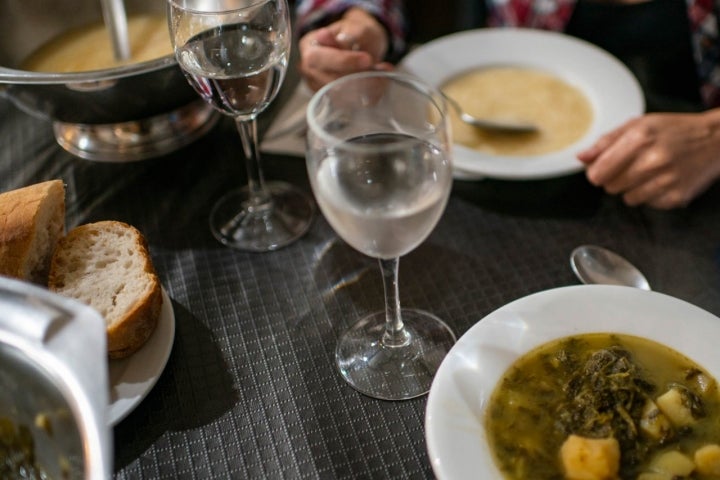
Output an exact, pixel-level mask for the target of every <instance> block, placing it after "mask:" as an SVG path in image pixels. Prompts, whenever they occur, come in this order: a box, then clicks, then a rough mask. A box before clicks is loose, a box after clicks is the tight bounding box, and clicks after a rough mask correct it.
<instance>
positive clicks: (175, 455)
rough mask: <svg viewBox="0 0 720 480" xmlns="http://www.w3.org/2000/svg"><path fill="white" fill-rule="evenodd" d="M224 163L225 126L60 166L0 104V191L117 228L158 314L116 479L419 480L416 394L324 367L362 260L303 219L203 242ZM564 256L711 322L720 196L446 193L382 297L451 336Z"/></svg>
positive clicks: (225, 178)
mask: <svg viewBox="0 0 720 480" xmlns="http://www.w3.org/2000/svg"><path fill="white" fill-rule="evenodd" d="M265 160H266V169H267V177H268V178H270V179H285V180H290V181H292V182H295V183H297V184H299V185H302V186H304V187H305V188H308V183H307V177H306V173H305V165H304V161H303V159H300V158H291V157H277V156H266V159H265ZM242 165H243V164H242V159H241V150H240V146H239V140H238V137H237V135H236V132H235V130H234V127H233V125H232V123H231V122H230V121H229V120H227V119H223V120H222V121H221V122H220V123H219V124H218V125H217V126H216V127H215V128H214V129H213V130H212V131H211V132H210V133H209V134H208V135H207V136H205V137H204V138H202V139H201V140H199V141H197V142H196V143H194V144H192V145H190V146H188V147H186V148H184V149H182V150H181V151H179V152H176V153H174V154H171V155H167V156H164V157H162V158H157V159H153V160H148V161H142V162H138V163H126V164H103V163H93V162H90V161H86V160H81V159H78V158H75V157H73V156H72V155H70V154H68V153H66V152H65V151H63V150H62V149H61V148H60V147H59V146H58V145H57V144H56V143H55V140H54V138H53V134H52V129H51V125H50V124H49V123H48V122H47V121H45V120H41V119H37V118H35V117H33V116H31V115H28V114H26V113H24V112H21V111H19V110H17V109H16V108H15V107H14V106H13V105H11V104H10V103H8V102H7V101H4V100H0V189H1V190H7V189H11V188H15V187H20V186H23V185H27V184H30V183H33V182H36V181H40V180H45V179H50V178H61V179H62V180H63V181H64V182H65V183H66V184H67V224H68V227H73V226H75V225H78V224H82V223H86V222H91V221H97V220H105V219H115V220H122V221H125V222H128V223H130V224H132V225H135V226H136V227H138V228H139V229H140V230H141V231H142V232H143V233H144V234H145V236H146V237H147V240H148V242H149V246H150V251H151V254H152V257H153V260H154V262H155V265H156V267H157V269H158V272H159V275H160V278H161V280H162V283H163V285H164V286H165V288H166V290H167V292H168V294H169V296H170V297H171V299H172V306H173V309H174V312H175V317H176V322H177V323H176V327H177V332H176V338H175V343H174V347H173V350H172V354H171V356H170V360H169V363H168V364H167V367H166V368H165V370H164V372H163V373H162V376H161V377H160V378H159V380H158V382H157V384H156V386H155V387H154V388H153V389H152V391H150V393H149V395H148V396H147V398H146V399H145V400H144V401H143V402H142V403H140V405H139V406H138V407H137V408H136V409H135V410H134V411H133V412H132V413H130V414H129V416H128V417H127V418H126V419H125V420H123V421H122V422H120V423H119V424H118V425H117V426H116V427H115V429H114V441H115V452H116V453H115V459H114V460H115V467H114V468H115V472H116V477H117V478H119V479H156V478H188V479H208V478H301V477H302V478H348V479H349V478H428V477H432V469H431V466H430V463H429V460H428V455H427V452H426V446H425V438H424V427H423V420H424V413H425V406H426V397H424V398H419V399H415V400H411V401H405V402H385V401H378V400H373V399H370V398H366V397H364V396H363V395H361V394H359V393H357V392H355V391H354V390H353V389H351V388H350V387H349V386H347V385H346V384H345V383H344V381H343V380H342V379H341V378H340V376H339V374H338V373H337V372H336V371H335V368H334V364H333V353H334V352H333V351H334V347H335V339H336V338H337V336H338V334H339V332H341V331H342V330H343V329H345V328H346V327H347V326H349V325H350V324H351V323H352V322H353V321H355V320H356V319H358V318H359V317H360V316H362V315H364V314H367V313H369V312H371V311H374V310H377V309H379V308H380V307H381V305H382V301H383V300H382V285H381V280H380V274H379V271H378V267H377V264H376V263H375V262H374V261H372V260H370V259H368V258H365V257H363V256H362V255H361V254H359V253H357V252H355V251H354V250H352V249H351V248H349V247H348V246H347V245H346V244H344V243H343V242H342V241H341V240H339V239H338V237H337V236H336V235H335V234H334V233H333V231H332V229H331V228H330V227H329V226H328V224H327V223H326V222H325V220H324V219H323V218H322V217H320V218H318V219H317V221H316V222H315V223H314V225H313V227H312V229H311V230H310V232H309V233H308V234H307V235H306V236H305V237H304V238H302V239H301V240H300V241H298V242H297V243H295V244H293V245H291V246H289V247H287V248H285V249H282V250H279V251H276V252H272V253H266V254H254V253H242V252H238V251H234V250H231V249H228V248H226V247H223V246H221V245H220V244H219V243H218V242H216V241H215V239H214V238H213V237H212V235H211V234H210V231H209V229H208V222H207V219H208V214H209V208H210V206H211V205H212V203H213V202H214V201H215V200H216V199H217V198H218V197H219V196H220V195H221V194H223V193H224V192H226V191H227V190H228V189H230V188H233V187H235V186H238V185H240V184H242V183H244V170H243V168H242ZM583 243H595V244H600V245H604V246H607V247H610V248H612V249H614V250H616V251H618V252H620V253H621V254H623V255H625V256H626V257H627V258H629V259H631V260H632V261H633V262H634V263H636V264H637V265H638V266H639V267H640V268H642V270H644V271H645V273H646V276H647V277H648V279H649V281H650V283H651V285H652V286H653V288H654V289H655V290H657V291H659V292H662V293H666V294H669V295H672V296H675V297H678V298H681V299H683V300H686V301H689V302H691V303H694V304H696V305H698V306H700V307H702V308H704V309H706V310H709V311H710V312H712V313H714V314H716V315H720V274H719V273H720V249H719V247H720V189H718V188H714V189H712V190H711V191H709V192H708V193H707V194H705V195H704V196H702V197H701V198H700V199H698V200H697V201H696V202H695V203H694V204H693V205H691V206H690V207H689V208H687V209H682V210H677V211H672V212H656V211H651V210H646V209H642V208H640V209H633V208H627V207H625V206H624V205H623V204H622V203H621V202H620V201H618V200H617V199H616V198H612V197H609V196H607V195H604V194H603V193H602V192H600V191H598V190H596V189H594V188H592V187H591V186H590V185H589V184H588V183H587V182H586V181H585V179H584V177H583V175H582V174H579V175H573V176H568V177H564V178H559V179H553V180H545V181H528V182H503V181H491V180H485V181H479V182H460V181H456V182H455V185H454V191H453V195H452V197H451V200H450V203H449V205H448V207H447V211H446V212H445V215H444V216H443V218H442V219H441V221H440V223H439V224H438V226H437V228H436V229H435V231H434V233H433V234H432V235H431V236H430V238H429V239H428V240H427V241H426V242H424V244H422V245H421V246H420V247H419V248H418V249H417V250H416V251H414V252H412V253H411V254H409V255H407V257H405V258H403V259H402V261H401V262H400V278H401V280H400V283H401V298H402V301H403V303H404V305H405V306H413V307H417V308H422V309H427V310H431V311H432V312H434V313H436V314H437V315H439V316H440V317H442V318H443V319H445V320H446V321H447V323H448V324H449V325H451V326H452V328H453V329H454V330H455V332H456V333H457V335H458V336H460V335H462V334H463V333H464V332H465V331H467V330H468V328H470V327H471V326H472V325H473V324H475V323H476V322H478V321H479V320H480V319H482V318H483V316H485V315H487V314H488V313H490V312H492V311H493V310H495V309H497V308H498V307H500V306H502V305H504V304H506V303H508V302H510V301H512V300H515V299H517V298H519V297H522V296H525V295H528V294H530V293H534V292H538V291H541V290H545V289H551V288H555V287H561V286H565V285H571V284H576V283H577V281H576V279H575V278H574V277H573V274H572V273H571V270H570V268H569V262H568V255H569V254H570V252H571V251H572V249H573V248H574V247H575V246H577V245H579V244H583ZM589 308H591V307H589ZM628 321H631V319H628ZM682 322H683V319H678V326H679V327H680V326H681V325H682ZM719 340H720V339H719Z"/></svg>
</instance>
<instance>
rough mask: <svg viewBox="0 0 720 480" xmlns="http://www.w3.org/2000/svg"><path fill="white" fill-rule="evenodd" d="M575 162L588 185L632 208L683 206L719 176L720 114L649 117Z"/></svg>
mask: <svg viewBox="0 0 720 480" xmlns="http://www.w3.org/2000/svg"><path fill="white" fill-rule="evenodd" d="M577 157H578V159H579V160H580V161H581V162H583V163H585V164H586V165H587V169H586V175H587V178H588V180H589V181H590V183H592V184H594V185H597V186H601V187H603V188H604V189H605V191H606V192H608V193H610V194H619V195H622V198H623V200H624V201H625V203H626V204H628V205H631V206H636V205H642V204H645V205H649V206H651V207H654V208H658V209H671V208H676V207H682V206H685V205H687V204H688V203H690V201H691V200H693V199H694V198H695V197H697V196H698V195H700V194H701V193H702V192H703V191H705V190H706V189H707V188H708V187H709V186H710V185H711V184H712V183H713V182H714V181H715V180H717V179H718V177H720V110H717V111H709V112H705V113H701V114H684V113H683V114H681V113H663V114H658V113H656V114H647V115H644V116H642V117H638V118H636V119H633V120H630V121H629V122H627V123H626V124H624V125H622V126H621V127H619V128H617V129H615V130H613V131H611V132H610V133H607V134H606V135H604V136H602V137H601V138H600V139H599V140H598V141H597V142H596V143H595V144H594V145H593V146H592V147H590V148H588V149H587V150H585V151H583V152H580V153H579V154H578V155H577Z"/></svg>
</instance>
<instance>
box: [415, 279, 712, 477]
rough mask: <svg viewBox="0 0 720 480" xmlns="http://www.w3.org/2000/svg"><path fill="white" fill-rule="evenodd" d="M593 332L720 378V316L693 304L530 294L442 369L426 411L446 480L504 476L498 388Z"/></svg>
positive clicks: (494, 317)
mask: <svg viewBox="0 0 720 480" xmlns="http://www.w3.org/2000/svg"><path fill="white" fill-rule="evenodd" d="M591 332H616V333H625V334H630V335H636V336H641V337H645V338H649V339H651V340H654V341H656V342H659V343H662V344H664V345H667V346H669V347H671V348H673V349H675V350H677V351H678V352H681V353H683V354H684V355H685V356H686V357H688V358H689V359H691V360H694V361H695V362H697V363H698V364H699V365H701V366H703V367H704V368H706V369H707V370H708V372H710V374H711V375H713V376H714V377H715V378H719V379H720V348H717V339H718V338H720V318H718V317H716V316H714V315H712V314H710V313H708V312H706V311H705V310H702V309H700V308H698V307H696V306H694V305H691V304H689V303H687V302H684V301H682V300H678V299H676V298H673V297H670V296H667V295H664V294H660V293H657V292H648V291H645V290H639V289H635V288H630V287H617V286H605V285H581V286H572V287H563V288H557V289H554V290H547V291H544V292H540V293H536V294H534V295H530V296H527V297H523V298H521V299H519V300H516V301H514V302H511V303H509V304H507V305H505V306H504V307H501V308H499V309H498V310H496V311H494V312H492V313H491V314H489V315H488V316H486V317H485V318H483V319H482V320H481V321H480V322H478V323H477V324H475V325H474V326H473V327H472V328H470V329H469V330H468V331H467V332H466V333H465V334H464V335H463V336H462V337H461V338H460V340H458V342H457V343H456V344H455V346H454V347H453V348H452V349H451V350H450V352H449V353H448V355H447V357H445V359H444V360H443V363H442V364H441V365H440V368H439V369H438V372H437V374H436V376H435V379H434V381H433V384H432V387H431V389H430V395H429V397H428V403H427V410H426V413H425V435H426V440H427V447H428V454H429V457H430V462H431V464H432V468H433V470H434V472H435V475H436V476H437V477H438V479H439V480H446V479H447V480H449V479H458V478H487V479H494V478H502V477H501V475H500V472H499V470H498V469H497V467H496V466H495V464H494V462H493V460H492V454H491V452H490V450H489V447H488V443H487V438H486V435H485V431H484V428H483V424H484V415H485V409H486V407H487V403H488V401H489V397H490V395H491V394H492V392H493V390H494V388H495V385H496V384H497V382H498V381H499V380H500V378H501V377H502V375H503V374H504V373H505V371H506V370H507V368H508V367H509V366H510V365H511V364H512V363H513V362H514V361H515V360H516V359H517V358H519V357H520V356H521V355H523V354H524V353H526V352H528V351H529V350H531V349H533V348H535V347H537V346H539V345H541V344H543V343H546V342H548V341H550V340H553V339H556V338H562V337H566V336H569V335H575V334H580V333H591Z"/></svg>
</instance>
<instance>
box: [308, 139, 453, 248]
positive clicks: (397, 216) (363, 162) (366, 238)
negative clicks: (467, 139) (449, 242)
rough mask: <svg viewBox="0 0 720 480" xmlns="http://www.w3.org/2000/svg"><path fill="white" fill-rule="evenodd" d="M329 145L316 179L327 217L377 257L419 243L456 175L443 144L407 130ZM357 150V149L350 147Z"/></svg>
mask: <svg viewBox="0 0 720 480" xmlns="http://www.w3.org/2000/svg"><path fill="white" fill-rule="evenodd" d="M345 143H346V146H345V148H343V150H342V152H340V151H338V150H333V149H330V150H329V151H328V156H327V157H326V158H325V159H324V160H323V161H322V162H321V164H320V166H319V167H318V170H317V172H316V177H315V179H314V185H313V187H314V191H315V194H316V199H317V202H318V204H319V206H320V208H321V210H322V211H323V213H324V214H325V217H326V218H327V220H328V222H329V223H330V225H332V227H333V228H334V229H335V231H337V232H338V233H339V234H340V236H341V237H343V238H344V239H345V240H346V241H347V242H348V243H349V244H350V245H351V246H353V247H354V248H356V249H357V250H359V251H361V252H363V253H365V254H366V255H369V256H371V257H376V258H383V259H389V258H395V257H399V256H402V255H405V254H406V253H408V252H410V251H411V250H413V249H415V248H416V247H417V246H418V245H419V244H420V243H422V242H423V241H424V240H425V238H427V236H428V235H429V234H430V232H431V231H432V229H433V227H434V226H435V224H436V223H437V221H438V219H439V217H440V215H442V212H443V210H444V209H445V204H446V203H447V199H448V191H449V188H448V184H449V183H450V182H451V181H452V179H451V175H450V174H449V168H447V163H448V159H447V158H446V156H445V154H444V152H443V150H441V149H439V148H437V147H436V146H435V145H432V144H431V143H429V142H426V141H423V140H421V139H418V138H414V137H411V136H408V135H404V134H397V133H385V134H373V135H365V136H361V137H356V138H352V139H349V140H347V141H346V142H345ZM371 144H376V145H381V144H386V145H390V144H393V145H395V146H397V148H393V149H391V150H379V151H372V150H368V151H364V152H362V153H360V152H355V151H354V149H353V148H352V145H371ZM349 152H355V153H349Z"/></svg>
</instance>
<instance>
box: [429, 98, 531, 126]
mask: <svg viewBox="0 0 720 480" xmlns="http://www.w3.org/2000/svg"><path fill="white" fill-rule="evenodd" d="M441 93H442V95H443V97H445V99H446V100H447V102H448V103H449V104H450V106H451V107H453V108H454V109H455V111H456V112H457V113H458V115H459V116H460V120H462V121H463V122H465V123H467V124H468V125H472V126H474V127H478V128H482V129H485V130H493V131H497V132H504V133H533V132H537V131H538V127H537V125H533V124H532V123H524V122H513V121H503V120H490V119H488V118H478V117H474V116H472V115H470V114H469V113H467V112H466V111H464V110H463V109H462V107H461V106H460V104H459V103H458V102H456V101H455V100H454V99H452V98H450V97H449V96H448V95H446V94H445V93H443V92H441Z"/></svg>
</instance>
